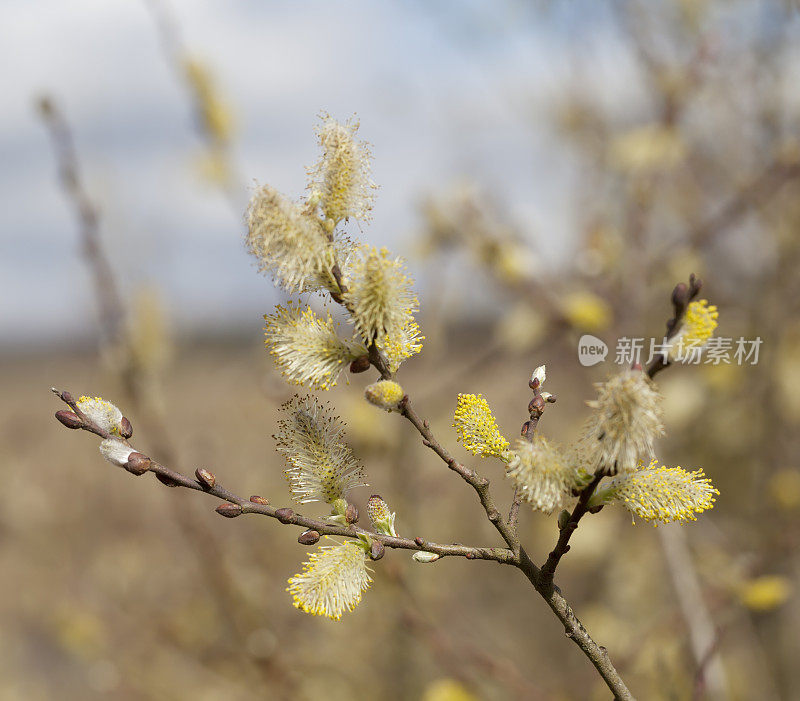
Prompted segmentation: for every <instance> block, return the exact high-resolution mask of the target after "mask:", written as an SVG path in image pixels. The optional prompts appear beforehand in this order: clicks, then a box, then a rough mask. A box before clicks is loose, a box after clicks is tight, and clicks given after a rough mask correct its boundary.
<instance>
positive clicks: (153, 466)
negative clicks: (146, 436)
mask: <svg viewBox="0 0 800 701" xmlns="http://www.w3.org/2000/svg"><path fill="white" fill-rule="evenodd" d="M53 392H54V394H55V395H56V396H57V397H59V399H61V400H62V401H63V402H64V403H66V404H67V405H68V406H69V407H70V408H71V409H72V412H73V413H74V414H75V415H76V416H77V418H78V419H79V422H76V423H75V424H74V425H72V426H70V428H77V429H82V430H84V431H88V432H90V433H94V434H95V435H97V436H100V437H101V438H115V439H116V440H121V439H119V438H117V437H116V436H111V435H110V434H109V433H108V432H107V431H105V430H104V429H102V428H101V427H99V426H98V425H97V424H95V423H93V422H92V421H91V420H90V419H89V418H87V417H86V416H85V415H84V414H83V413H82V412H81V411H80V409H79V408H78V406H77V403H76V402H75V400H74V399H73V397H72V395H71V394H70V393H69V392H63V391H60V390H57V389H53ZM122 442H123V443H125V444H126V445H130V444H129V443H128V441H124V440H123V441H122ZM143 457H144V460H145V461H146V463H145V464H146V469H145V470H144V472H152V473H153V474H155V475H156V477H158V478H159V479H160V480H161V481H162V482H163V483H164V484H168V485H169V486H171V487H184V488H186V489H192V490H195V491H198V492H204V493H205V494H209V495H210V496H213V497H216V498H217V499H220V500H222V501H225V502H228V503H229V504H231V505H233V507H238V508H229V507H227V506H225V505H223V506H220V507H218V508H217V511H218V512H219V513H220V514H221V515H223V516H227V517H229V518H233V517H236V516H240V515H241V514H259V515H261V516H269V517H270V518H274V519H277V520H278V521H280V522H281V523H283V524H286V525H294V526H302V527H303V528H306V529H309V530H314V531H316V532H317V533H318V534H320V535H335V536H343V537H346V538H358V536H359V535H360V534H361V535H367V536H369V537H370V538H371V539H372V540H377V541H380V542H381V543H383V545H384V546H386V547H389V548H400V549H404V550H423V551H426V552H432V553H436V554H437V555H440V556H441V557H453V556H458V557H465V558H467V559H468V560H494V561H495V562H499V563H502V564H516V561H515V560H516V558H515V557H514V553H513V552H512V551H511V550H509V549H506V548H478V547H469V546H466V545H456V544H452V545H446V544H441V543H434V542H431V541H428V540H425V539H424V538H419V537H418V538H414V539H411V538H399V537H394V536H389V535H383V534H380V533H373V532H371V531H366V530H364V529H362V528H358V527H357V526H355V525H349V526H344V525H339V524H337V523H334V522H331V521H326V520H324V519H319V518H314V517H311V516H305V515H303V514H298V513H295V511H294V510H293V509H291V508H278V507H275V506H271V505H270V504H268V503H263V502H265V501H266V500H263V499H260V498H258V500H256V501H253V500H252V499H246V498H244V497H242V496H239V495H238V494H235V493H234V492H231V491H230V490H228V489H225V488H224V487H223V486H222V485H220V484H219V483H218V482H217V480H216V477H215V476H214V475H213V474H211V473H207V474H206V475H205V477H204V479H200V478H198V479H192V478H191V477H188V476H187V475H184V474H183V473H181V472H178V471H176V470H173V469H171V468H169V467H167V466H166V465H162V464H161V463H159V462H156V461H155V460H152V459H151V458H147V457H146V456H143ZM139 462H141V459H139ZM127 469H129V471H130V468H127ZM144 472H142V473H140V474H144ZM205 472H207V471H205Z"/></svg>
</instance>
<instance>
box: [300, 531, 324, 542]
mask: <svg viewBox="0 0 800 701" xmlns="http://www.w3.org/2000/svg"><path fill="white" fill-rule="evenodd" d="M317 541H319V533H318V532H317V531H315V530H313V529H309V530H307V531H303V532H302V533H301V534H300V535H299V536H297V542H298V543H300V545H314V543H316V542H317Z"/></svg>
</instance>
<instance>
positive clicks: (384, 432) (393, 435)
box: [337, 393, 398, 453]
mask: <svg viewBox="0 0 800 701" xmlns="http://www.w3.org/2000/svg"><path fill="white" fill-rule="evenodd" d="M337 407H338V408H339V409H340V410H341V412H342V414H343V415H344V416H345V418H346V419H347V435H348V440H349V441H350V442H351V443H352V444H353V445H354V446H355V447H356V449H357V450H358V451H359V452H362V453H363V452H364V451H367V450H373V451H387V450H393V449H394V447H395V446H396V444H397V441H398V430H397V429H398V426H397V423H396V422H394V421H391V420H389V419H388V417H386V416H385V415H384V414H383V413H382V412H378V411H375V410H374V409H373V408H372V407H371V406H370V405H369V404H367V402H365V401H364V399H363V398H362V397H361V396H359V395H357V394H351V393H347V394H346V395H344V396H342V397H341V401H340V402H337Z"/></svg>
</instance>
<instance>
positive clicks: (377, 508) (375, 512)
mask: <svg viewBox="0 0 800 701" xmlns="http://www.w3.org/2000/svg"><path fill="white" fill-rule="evenodd" d="M367 516H369V520H370V523H372V527H373V528H374V529H375V530H376V531H377V532H378V533H383V534H384V535H391V536H395V537H397V531H396V530H395V526H394V520H395V514H394V513H392V510H391V509H390V508H389V505H388V504H387V503H386V502H385V501H384V500H383V499H382V498H381V497H380V495H379V494H373V495H372V496H371V497H370V498H369V501H367Z"/></svg>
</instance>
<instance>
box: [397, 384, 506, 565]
mask: <svg viewBox="0 0 800 701" xmlns="http://www.w3.org/2000/svg"><path fill="white" fill-rule="evenodd" d="M400 413H401V414H402V415H403V416H404V417H405V418H407V419H408V420H409V421H410V422H411V424H412V425H413V426H414V428H416V429H417V431H418V432H419V434H420V436H422V443H423V445H425V446H426V447H428V448H430V449H431V450H432V451H433V452H434V453H436V454H437V455H438V456H439V457H440V458H441V459H442V461H443V462H444V463H445V464H446V465H447V467H449V468H450V469H451V470H452V471H453V472H455V473H456V474H457V475H458V476H459V477H461V479H463V480H464V481H465V482H466V483H467V484H469V485H470V486H471V487H472V488H473V489H474V490H475V491H476V492H477V494H478V498H479V499H480V502H481V506H483V510H484V511H485V512H486V518H488V519H489V521H490V522H491V524H492V525H493V526H494V527H495V528H496V529H497V531H498V532H499V533H500V535H501V536H502V538H503V540H504V541H505V542H506V544H507V545H508V547H509V548H510V549H511V550H512V551H513V552H514V553H515V554H518V553H519V552H520V544H519V538H517V534H516V533H514V530H513V529H512V528H511V527H510V526H509V525H508V524H507V523H506V522H505V521H504V520H503V517H502V515H501V514H500V511H499V510H498V509H497V507H496V506H495V503H494V499H493V498H492V495H491V494H490V492H489V480H488V479H486V478H485V477H482V476H481V475H479V474H478V473H477V472H475V470H471V469H470V468H468V467H466V466H464V465H462V464H461V463H460V462H458V460H456V459H455V458H454V457H453V456H452V455H451V454H450V453H449V452H448V451H447V450H446V449H445V448H444V447H442V445H441V443H439V441H438V440H436V437H435V436H434V435H433V432H432V431H431V429H430V424H429V423H428V422H427V421H423V420H422V419H420V417H419V415H418V414H417V412H416V411H415V410H414V407H413V406H411V399H409V397H408V395H406V396H405V397H403V401H402V402H401V403H400Z"/></svg>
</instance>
